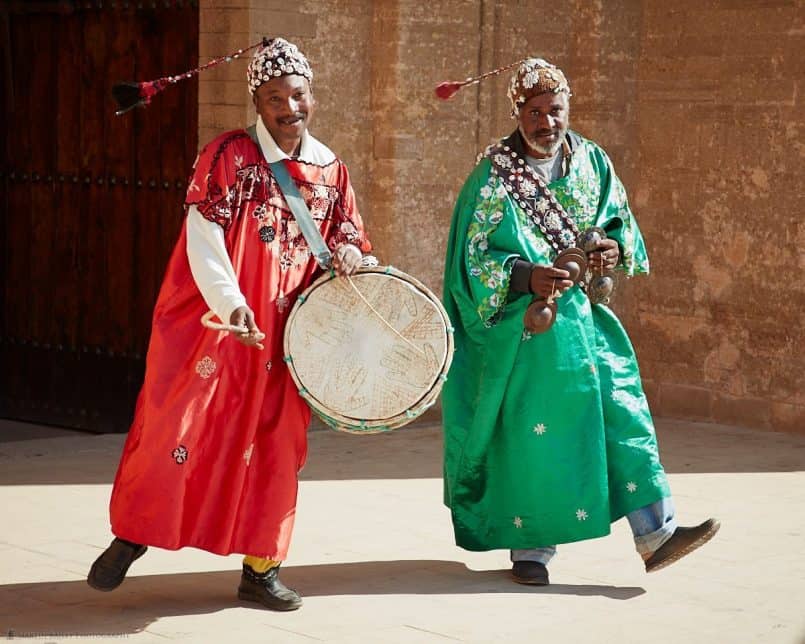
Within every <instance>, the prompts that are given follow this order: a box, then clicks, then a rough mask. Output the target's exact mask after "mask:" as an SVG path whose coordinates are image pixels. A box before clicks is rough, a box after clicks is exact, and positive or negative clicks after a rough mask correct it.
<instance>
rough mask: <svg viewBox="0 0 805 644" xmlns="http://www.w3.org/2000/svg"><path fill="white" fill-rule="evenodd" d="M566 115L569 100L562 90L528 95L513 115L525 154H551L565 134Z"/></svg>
mask: <svg viewBox="0 0 805 644" xmlns="http://www.w3.org/2000/svg"><path fill="white" fill-rule="evenodd" d="M569 116H570V100H569V99H568V96H567V93H566V92H559V93H557V94H554V93H553V92H547V93H545V94H537V95H536V96H532V97H531V98H529V99H528V100H527V101H526V102H525V104H524V105H523V107H521V108H520V112H519V114H518V115H517V123H518V125H519V128H520V133H521V134H522V135H523V138H524V139H525V141H526V143H527V144H528V148H529V154H531V156H535V157H537V158H548V157H551V156H553V155H554V154H555V153H556V151H557V150H558V149H559V146H561V145H562V141H563V140H564V138H565V133H566V132H567V124H568V118H569Z"/></svg>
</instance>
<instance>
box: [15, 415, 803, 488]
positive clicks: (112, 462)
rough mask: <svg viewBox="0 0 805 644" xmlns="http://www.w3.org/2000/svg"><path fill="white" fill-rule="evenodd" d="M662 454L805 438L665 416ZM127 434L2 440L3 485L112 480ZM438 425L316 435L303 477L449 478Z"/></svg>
mask: <svg viewBox="0 0 805 644" xmlns="http://www.w3.org/2000/svg"><path fill="white" fill-rule="evenodd" d="M657 428H658V429H657V434H658V437H659V443H660V456H661V459H662V462H663V464H664V465H665V469H666V471H667V472H669V473H671V474H675V473H682V474H693V473H697V474H698V473H718V472H796V471H803V470H805V436H800V435H796V434H783V433H776V432H765V431H752V430H747V429H740V428H736V427H725V426H722V425H711V424H707V423H692V422H685V421H675V420H665V419H659V420H658V421H657ZM124 440H125V435H122V434H98V435H92V434H79V433H76V432H69V434H68V435H61V436H54V437H53V438H48V439H45V440H29V441H14V442H5V443H3V442H2V441H0V485H60V484H109V483H111V482H112V481H113V480H114V476H115V471H116V469H117V464H118V460H119V458H120V453H121V450H122V446H123V442H124ZM441 476H442V433H441V427H440V426H439V424H438V423H429V424H421V425H412V426H408V427H405V428H402V429H399V430H396V431H394V432H390V433H388V434H374V435H370V436H356V435H352V434H343V433H338V432H334V431H331V430H317V431H313V432H311V433H310V452H309V455H308V463H307V465H306V466H305V468H304V470H303V471H302V473H301V475H300V479H301V480H302V481H328V480H334V481H338V480H361V479H418V478H441Z"/></svg>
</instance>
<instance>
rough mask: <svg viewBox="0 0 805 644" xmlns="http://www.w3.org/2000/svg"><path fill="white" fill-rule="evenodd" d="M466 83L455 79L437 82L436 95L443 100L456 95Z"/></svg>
mask: <svg viewBox="0 0 805 644" xmlns="http://www.w3.org/2000/svg"><path fill="white" fill-rule="evenodd" d="M464 85H466V83H458V82H455V81H445V82H444V83H439V84H438V85H437V86H436V96H438V97H439V98H440V99H442V100H443V101H446V100H448V99H451V98H453V97H454V96H455V95H456V92H458V90H460V89H461V88H462V87H464Z"/></svg>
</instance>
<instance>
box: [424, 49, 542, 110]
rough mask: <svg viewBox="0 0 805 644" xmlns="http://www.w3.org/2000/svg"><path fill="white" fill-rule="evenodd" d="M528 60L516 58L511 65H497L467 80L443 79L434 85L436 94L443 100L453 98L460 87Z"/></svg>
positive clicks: (500, 72) (478, 81)
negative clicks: (495, 67) (443, 80)
mask: <svg viewBox="0 0 805 644" xmlns="http://www.w3.org/2000/svg"><path fill="white" fill-rule="evenodd" d="M526 60H528V59H527V58H523V59H521V60H518V61H517V62H515V63H512V64H511V65H506V66H505V67H498V68H497V69H493V70H492V71H491V72H486V73H485V74H481V75H480V76H475V77H474V78H468V79H467V80H463V81H445V82H443V83H439V84H438V85H437V86H436V96H438V97H439V98H441V99H442V100H443V101H446V100H447V99H449V98H453V96H455V94H456V92H458V90H460V89H461V88H462V87H465V86H466V85H475V84H476V83H480V82H481V81H482V80H484V79H485V78H488V77H489V76H497V75H498V74H502V73H503V72H507V71H509V70H510V69H511V68H512V67H516V66H517V65H520V64H521V63H523V62H524V61H526Z"/></svg>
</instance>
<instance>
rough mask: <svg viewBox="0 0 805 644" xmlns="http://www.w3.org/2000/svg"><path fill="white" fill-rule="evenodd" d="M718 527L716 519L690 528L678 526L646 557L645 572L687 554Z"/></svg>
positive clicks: (666, 564)
mask: <svg viewBox="0 0 805 644" xmlns="http://www.w3.org/2000/svg"><path fill="white" fill-rule="evenodd" d="M720 527H721V524H720V523H719V522H718V521H717V520H716V519H707V521H705V522H704V523H700V524H699V525H697V526H693V527H692V528H684V527H682V526H680V527H678V528H677V529H676V530H675V531H674V534H672V535H671V538H670V539H668V541H666V542H665V543H664V544H662V545H661V546H660V547H659V548H657V550H655V551H654V553H653V554H652V555H651V556H650V557H649V558H648V559H646V572H654V571H655V570H662V569H663V568H665V567H666V566H670V565H671V564H672V563H674V562H675V561H679V560H680V559H682V557H684V556H685V555H689V554H690V553H691V552H693V551H694V550H696V548H699V547H701V546H703V545H704V544H705V543H707V542H708V541H710V539H712V538H713V537H714V536H715V534H716V532H718V529H719V528H720Z"/></svg>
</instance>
